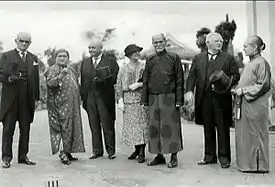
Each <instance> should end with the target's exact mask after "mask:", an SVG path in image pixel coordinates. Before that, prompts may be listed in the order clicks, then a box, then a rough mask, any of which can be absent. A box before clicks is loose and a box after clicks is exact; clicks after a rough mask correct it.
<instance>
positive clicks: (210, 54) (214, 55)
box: [207, 51, 219, 60]
mask: <svg viewBox="0 0 275 187" xmlns="http://www.w3.org/2000/svg"><path fill="white" fill-rule="evenodd" d="M218 53H219V52H217V53H215V54H212V53H211V52H210V51H207V54H208V58H209V59H210V58H211V57H212V56H213V59H214V60H215V59H216V57H217V55H218Z"/></svg>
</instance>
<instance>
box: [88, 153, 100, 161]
mask: <svg viewBox="0 0 275 187" xmlns="http://www.w3.org/2000/svg"><path fill="white" fill-rule="evenodd" d="M102 156H103V155H101V154H93V155H92V156H90V157H89V159H90V160H91V159H97V158H99V157H102Z"/></svg>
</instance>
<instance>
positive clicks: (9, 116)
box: [0, 32, 39, 168]
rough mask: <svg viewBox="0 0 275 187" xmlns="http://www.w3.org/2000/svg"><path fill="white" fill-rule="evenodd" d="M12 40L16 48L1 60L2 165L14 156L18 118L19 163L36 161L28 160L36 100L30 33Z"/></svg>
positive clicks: (35, 66)
mask: <svg viewBox="0 0 275 187" xmlns="http://www.w3.org/2000/svg"><path fill="white" fill-rule="evenodd" d="M15 43H16V44H17V47H16V48H15V49H12V50H10V51H7V52H5V53H3V56H2V58H1V62H0V82H2V83H3V88H2V97H1V108H0V121H1V122H2V123H3V133H2V161H3V164H2V167H3V168H9V167H10V162H11V160H12V158H13V154H12V142H13V134H14V130H15V124H16V122H17V121H18V122H19V129H20V137H19V148H18V163H21V164H27V165H35V164H36V163H35V162H33V161H30V160H29V159H28V157H27V154H28V152H29V135H30V124H31V123H32V122H33V118H34V110H35V101H38V100H39V71H38V59H37V57H36V56H35V55H34V54H32V53H30V52H28V51H27V49H28V47H29V46H30V44H31V36H30V34H29V33H25V32H20V33H18V34H17V37H16V39H15Z"/></svg>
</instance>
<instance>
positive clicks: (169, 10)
mask: <svg viewBox="0 0 275 187" xmlns="http://www.w3.org/2000/svg"><path fill="white" fill-rule="evenodd" d="M245 11H246V8H245V1H243V2H237V1H235V2H234V1H233V2H199V1H195V2H188V1H182V2H179V1H177V2H163V1H159V2H155V1H154V2H153V1H152V2H149V1H147V2H137V1H133V2H131V1H128V2H107V1H104V2H95V1H86V2H84V1H83V2H76V1H75V2H72V1H70V2H69V1H68V2H46V1H44V2H27V1H25V2H16V1H13V2H0V24H1V32H0V40H1V41H2V42H3V44H4V45H3V46H4V49H5V50H7V49H10V48H13V47H14V46H15V45H14V37H15V36H16V34H17V32H19V31H28V32H30V33H31V35H32V39H33V43H32V44H31V47H30V51H33V52H35V53H41V54H43V51H44V50H45V49H46V48H47V47H48V46H56V47H58V48H59V47H66V48H68V49H69V51H70V53H71V55H72V58H73V60H78V59H80V58H81V54H82V52H83V51H85V50H86V49H87V40H86V39H85V38H84V37H83V33H84V32H85V31H87V30H93V29H98V30H99V31H104V30H105V29H107V28H116V32H115V34H116V37H115V38H114V39H113V40H111V41H110V42H109V43H108V46H106V47H107V48H115V49H117V50H119V51H123V50H124V48H125V47H126V45H128V44H130V43H136V44H139V45H141V46H143V47H145V48H148V47H150V45H151V36H152V34H155V33H158V32H164V33H168V32H169V33H171V34H172V35H173V36H174V37H175V38H176V39H178V40H179V41H181V42H182V43H185V44H186V45H188V46H190V47H192V48H194V49H197V47H196V44H195V40H196V37H195V36H196V31H197V30H199V29H200V28H201V27H208V28H210V29H212V30H214V28H215V26H216V25H218V24H219V23H220V22H221V21H222V20H225V15H226V13H228V14H229V19H230V20H231V19H234V20H235V21H236V23H237V27H238V28H237V31H236V34H235V35H236V36H235V39H234V41H233V44H234V45H235V47H237V48H240V49H242V44H243V41H244V39H245V37H246V34H247V24H246V12H245Z"/></svg>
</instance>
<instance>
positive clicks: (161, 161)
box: [147, 156, 166, 166]
mask: <svg viewBox="0 0 275 187" xmlns="http://www.w3.org/2000/svg"><path fill="white" fill-rule="evenodd" d="M159 164H166V161H165V158H164V156H156V157H155V158H154V160H153V161H151V162H148V163H147V166H156V165H159Z"/></svg>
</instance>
